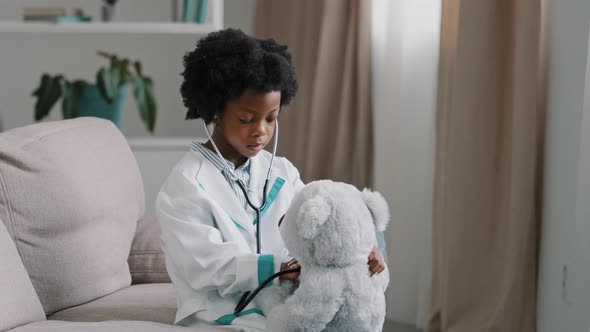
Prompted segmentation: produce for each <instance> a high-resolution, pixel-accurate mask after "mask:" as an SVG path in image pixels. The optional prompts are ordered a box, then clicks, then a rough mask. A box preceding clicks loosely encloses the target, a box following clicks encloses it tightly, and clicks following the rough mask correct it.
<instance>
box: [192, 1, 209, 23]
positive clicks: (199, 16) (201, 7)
mask: <svg viewBox="0 0 590 332" xmlns="http://www.w3.org/2000/svg"><path fill="white" fill-rule="evenodd" d="M198 1H199V2H198V3H197V12H196V14H195V16H196V22H197V23H205V21H206V20H207V1H208V0H198Z"/></svg>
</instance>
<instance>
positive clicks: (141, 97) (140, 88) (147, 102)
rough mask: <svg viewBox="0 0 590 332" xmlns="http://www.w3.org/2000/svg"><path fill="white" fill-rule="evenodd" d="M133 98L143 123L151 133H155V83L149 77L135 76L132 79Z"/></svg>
mask: <svg viewBox="0 0 590 332" xmlns="http://www.w3.org/2000/svg"><path fill="white" fill-rule="evenodd" d="M131 82H132V84H133V96H134V97H135V102H136V104H137V109H138V110H139V115H140V117H141V120H142V122H143V123H144V125H145V126H146V128H147V130H148V131H149V132H150V133H153V132H154V127H155V124H156V112H157V106H156V100H155V98H154V93H153V82H152V80H151V78H149V77H138V76H135V77H133V79H132V81H131Z"/></svg>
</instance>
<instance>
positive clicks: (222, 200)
mask: <svg viewBox="0 0 590 332" xmlns="http://www.w3.org/2000/svg"><path fill="white" fill-rule="evenodd" d="M250 167H252V165H251V166H250ZM197 181H199V183H200V184H201V185H202V186H203V187H204V188H203V189H204V190H205V192H206V193H207V195H209V196H210V197H211V198H212V199H213V200H214V201H215V202H216V203H217V204H219V205H220V206H221V208H222V209H223V210H224V211H225V212H227V214H228V215H229V216H230V218H232V220H233V221H234V222H236V223H238V224H239V225H240V226H242V227H243V228H244V229H245V230H246V231H247V232H248V233H249V234H251V235H254V234H255V233H254V226H253V225H252V221H251V220H250V217H249V216H248V214H247V213H246V211H245V210H244V207H243V206H242V203H241V202H240V200H239V199H238V197H237V196H236V194H235V193H234V191H233V190H232V188H231V187H230V185H229V183H228V182H227V180H226V179H225V177H224V176H223V174H221V172H220V171H219V169H217V167H215V165H213V163H211V162H210V161H209V160H206V159H203V163H202V165H201V169H200V170H199V172H198V174H197Z"/></svg>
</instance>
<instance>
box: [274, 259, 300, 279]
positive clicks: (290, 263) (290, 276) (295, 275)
mask: <svg viewBox="0 0 590 332" xmlns="http://www.w3.org/2000/svg"><path fill="white" fill-rule="evenodd" d="M296 268H301V266H300V265H299V263H298V262H297V260H296V259H294V258H293V259H292V260H290V261H288V262H285V263H281V271H286V270H291V269H296ZM279 278H280V279H286V280H295V279H297V278H299V272H291V273H287V274H283V275H282V276H280V277H279Z"/></svg>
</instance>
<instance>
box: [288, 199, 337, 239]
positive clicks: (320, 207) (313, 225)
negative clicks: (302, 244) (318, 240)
mask: <svg viewBox="0 0 590 332" xmlns="http://www.w3.org/2000/svg"><path fill="white" fill-rule="evenodd" d="M331 212H332V207H331V206H330V203H329V202H328V201H326V199H325V198H324V197H322V196H320V195H315V196H313V197H312V198H310V199H308V200H307V201H306V202H305V203H303V205H302V206H301V208H300V209H299V215H298V216H297V219H298V220H297V224H298V225H297V227H298V229H297V232H298V233H299V235H300V236H301V237H303V238H304V239H308V240H310V239H313V238H314V237H315V236H316V235H317V234H318V232H319V230H320V226H322V225H323V224H324V223H325V222H326V220H328V218H329V217H330V213H331Z"/></svg>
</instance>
